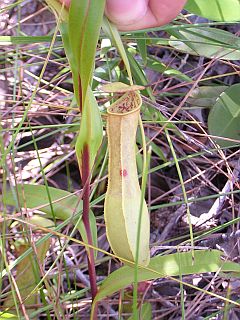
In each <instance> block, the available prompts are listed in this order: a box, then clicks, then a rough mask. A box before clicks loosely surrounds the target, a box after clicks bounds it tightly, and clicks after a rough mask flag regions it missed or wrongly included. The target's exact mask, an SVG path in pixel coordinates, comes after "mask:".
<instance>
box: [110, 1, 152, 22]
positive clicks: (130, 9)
mask: <svg viewBox="0 0 240 320" xmlns="http://www.w3.org/2000/svg"><path fill="white" fill-rule="evenodd" d="M148 2H149V0H135V1H132V0H107V2H106V8H105V14H106V16H107V17H108V18H109V19H110V20H111V21H112V22H113V23H115V24H116V25H132V24H134V23H136V22H137V21H139V19H141V18H143V17H144V16H145V15H146V13H147V10H148Z"/></svg>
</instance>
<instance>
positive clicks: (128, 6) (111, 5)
mask: <svg viewBox="0 0 240 320" xmlns="http://www.w3.org/2000/svg"><path fill="white" fill-rule="evenodd" d="M186 1H187V0H171V1H169V0H149V1H146V0H137V1H134V3H133V1H130V0H124V1H119V0H107V6H106V12H105V13H106V15H107V16H108V17H109V19H110V20H111V21H112V22H114V23H115V24H116V25H117V27H118V29H119V30H123V31H124V30H126V31H127V30H137V29H145V28H152V27H158V26H161V25H164V24H167V23H169V22H170V21H171V20H173V19H174V18H175V17H176V16H177V15H178V14H179V12H180V11H181V10H182V8H183V6H184V4H185V3H186ZM119 2H120V3H122V6H121V8H119ZM146 6H147V8H146ZM124 10H127V11H125V12H124ZM144 11H145V14H144ZM126 14H127V16H126ZM131 17H132V18H131Z"/></svg>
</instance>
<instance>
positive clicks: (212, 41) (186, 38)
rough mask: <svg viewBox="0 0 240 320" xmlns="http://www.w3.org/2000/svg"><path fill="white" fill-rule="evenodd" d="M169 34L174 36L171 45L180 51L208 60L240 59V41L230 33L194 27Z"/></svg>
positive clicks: (172, 31)
mask: <svg viewBox="0 0 240 320" xmlns="http://www.w3.org/2000/svg"><path fill="white" fill-rule="evenodd" d="M169 33H170V34H171V35H172V36H171V38H170V41H169V44H170V45H171V46H172V47H174V48H175V49H177V50H179V51H183V52H187V53H190V54H193V55H199V56H204V57H207V58H220V59H225V60H239V59H240V49H239V47H240V39H239V37H237V36H235V35H234V34H232V33H230V32H227V31H224V30H219V29H216V28H208V27H205V28H196V27H194V28H187V29H185V30H179V31H177V30H171V31H169Z"/></svg>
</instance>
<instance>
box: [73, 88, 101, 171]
mask: <svg viewBox="0 0 240 320" xmlns="http://www.w3.org/2000/svg"><path fill="white" fill-rule="evenodd" d="M102 138H103V129H102V119H101V115H100V111H99V108H98V105H97V102H96V99H95V97H94V95H93V92H92V90H91V89H90V87H88V94H87V97H86V100H85V107H84V109H83V113H82V119H81V125H80V131H79V135H78V138H77V141H76V145H75V149H76V154H77V158H78V163H79V168H80V171H81V170H82V165H83V151H84V148H85V147H86V146H87V147H88V150H89V158H90V170H91V169H92V167H93V164H94V160H95V158H96V155H97V152H98V149H99V147H100V145H101V143H102Z"/></svg>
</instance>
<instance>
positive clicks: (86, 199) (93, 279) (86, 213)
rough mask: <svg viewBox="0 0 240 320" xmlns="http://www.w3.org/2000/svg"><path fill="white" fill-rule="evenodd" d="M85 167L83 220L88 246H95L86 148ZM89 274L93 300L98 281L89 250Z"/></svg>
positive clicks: (86, 147) (83, 169)
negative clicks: (90, 218) (90, 210)
mask: <svg viewBox="0 0 240 320" xmlns="http://www.w3.org/2000/svg"><path fill="white" fill-rule="evenodd" d="M82 159H83V166H82V183H83V197H82V199H83V214H82V219H83V223H84V227H85V230H86V234H87V240H88V244H90V245H93V240H92V233H91V227H90V222H89V200H90V199H89V197H90V175H91V174H90V157H89V148H88V146H85V147H84V149H83V157H82ZM87 254H88V273H89V280H90V285H91V293H92V300H93V299H94V298H95V296H96V294H97V279H96V270H95V263H94V251H93V249H92V248H88V252H87Z"/></svg>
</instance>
